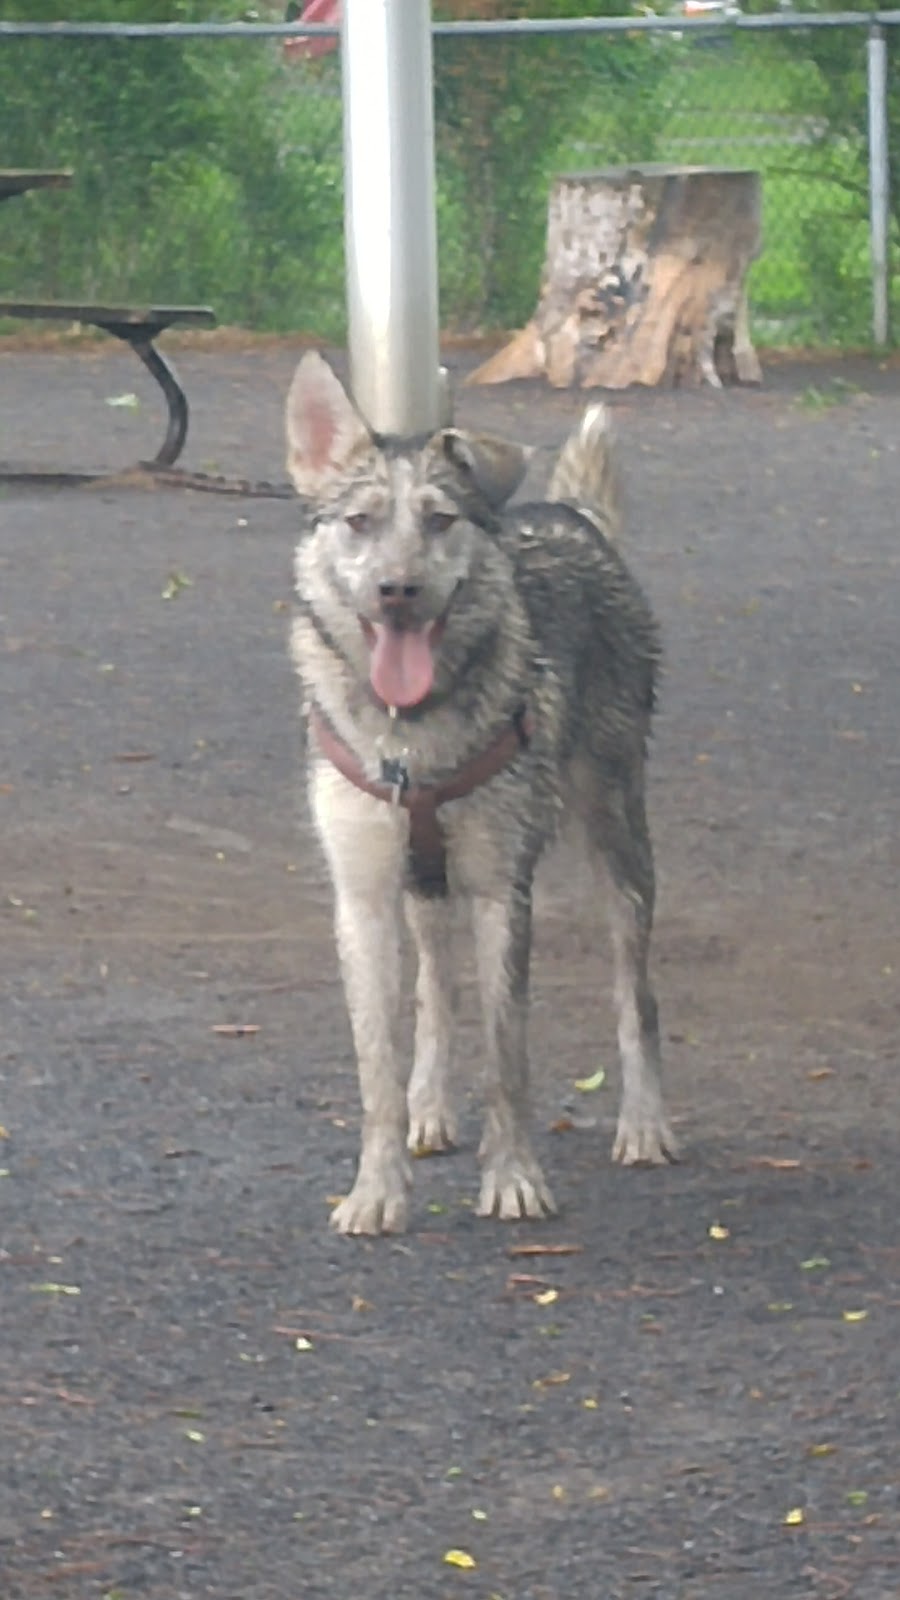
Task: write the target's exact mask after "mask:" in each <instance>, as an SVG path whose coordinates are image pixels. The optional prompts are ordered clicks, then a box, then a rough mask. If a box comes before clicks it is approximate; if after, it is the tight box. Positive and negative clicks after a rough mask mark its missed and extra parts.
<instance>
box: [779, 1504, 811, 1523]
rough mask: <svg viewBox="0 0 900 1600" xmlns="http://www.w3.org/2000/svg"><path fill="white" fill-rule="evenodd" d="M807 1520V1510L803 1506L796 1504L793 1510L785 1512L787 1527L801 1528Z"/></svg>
mask: <svg viewBox="0 0 900 1600" xmlns="http://www.w3.org/2000/svg"><path fill="white" fill-rule="evenodd" d="M805 1521H806V1512H805V1511H804V1509H803V1507H802V1506H794V1508H793V1510H791V1511H787V1512H785V1517H784V1525H785V1527H786V1528H799V1527H801V1526H802V1524H803V1523H804V1522H805Z"/></svg>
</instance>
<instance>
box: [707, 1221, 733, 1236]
mask: <svg viewBox="0 0 900 1600" xmlns="http://www.w3.org/2000/svg"><path fill="white" fill-rule="evenodd" d="M707 1232H708V1234H709V1237H710V1238H711V1239H730V1238H731V1229H730V1228H723V1226H722V1224H721V1222H711V1223H710V1225H709V1227H708V1229H707Z"/></svg>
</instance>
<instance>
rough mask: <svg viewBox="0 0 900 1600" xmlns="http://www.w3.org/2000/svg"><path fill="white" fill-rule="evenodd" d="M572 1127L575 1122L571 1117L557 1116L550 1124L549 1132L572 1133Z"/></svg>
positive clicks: (573, 1127)
mask: <svg viewBox="0 0 900 1600" xmlns="http://www.w3.org/2000/svg"><path fill="white" fill-rule="evenodd" d="M574 1129H575V1124H574V1122H573V1121H572V1118H571V1117H557V1119H556V1121H555V1122H551V1124H550V1132H551V1133H573V1132H574Z"/></svg>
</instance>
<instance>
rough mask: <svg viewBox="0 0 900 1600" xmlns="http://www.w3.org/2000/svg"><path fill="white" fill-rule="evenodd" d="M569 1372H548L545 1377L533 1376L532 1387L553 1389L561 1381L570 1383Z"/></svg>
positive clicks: (570, 1375)
mask: <svg viewBox="0 0 900 1600" xmlns="http://www.w3.org/2000/svg"><path fill="white" fill-rule="evenodd" d="M571 1381H572V1374H571V1372H548V1374H547V1376H546V1378H535V1379H534V1382H533V1383H532V1385H531V1387H532V1389H555V1388H557V1387H558V1386H559V1384H561V1383H571Z"/></svg>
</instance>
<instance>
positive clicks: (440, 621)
mask: <svg viewBox="0 0 900 1600" xmlns="http://www.w3.org/2000/svg"><path fill="white" fill-rule="evenodd" d="M446 621H447V617H446V612H445V613H444V615H443V616H442V617H437V618H435V619H434V620H433V621H431V622H426V623H425V625H424V627H421V628H400V627H396V626H393V625H392V624H390V623H387V622H369V621H367V619H366V618H365V617H360V622H361V623H362V630H363V634H364V636H365V640H366V643H367V645H368V646H369V682H370V683H371V685H372V688H373V689H374V690H375V693H376V694H377V696H378V698H379V700H381V701H382V702H383V703H384V705H386V706H398V707H400V708H402V707H404V706H417V705H419V704H420V703H421V702H422V701H423V700H424V699H426V697H427V696H428V695H429V694H430V693H431V691H432V689H433V688H434V673H435V651H436V649H437V646H438V645H439V644H440V641H441V636H442V634H443V632H444V628H445V626H446Z"/></svg>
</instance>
